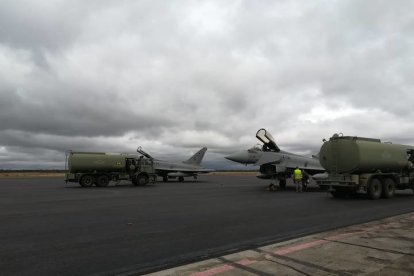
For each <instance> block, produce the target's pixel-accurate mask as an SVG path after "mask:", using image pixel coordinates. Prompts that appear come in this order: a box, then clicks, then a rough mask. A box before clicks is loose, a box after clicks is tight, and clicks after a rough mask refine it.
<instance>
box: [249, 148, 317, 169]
mask: <svg viewBox="0 0 414 276" xmlns="http://www.w3.org/2000/svg"><path fill="white" fill-rule="evenodd" d="M266 164H269V165H277V166H281V167H285V168H289V169H294V168H296V167H298V168H299V169H304V170H319V171H324V169H323V168H322V166H321V165H320V164H319V160H318V159H315V158H309V157H305V156H300V155H296V154H292V153H288V152H283V151H281V152H263V154H262V156H261V157H260V159H259V160H258V161H257V162H256V163H255V165H257V166H262V165H266Z"/></svg>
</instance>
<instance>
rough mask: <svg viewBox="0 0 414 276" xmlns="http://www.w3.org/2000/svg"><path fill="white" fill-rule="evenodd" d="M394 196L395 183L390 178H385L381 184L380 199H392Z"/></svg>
mask: <svg viewBox="0 0 414 276" xmlns="http://www.w3.org/2000/svg"><path fill="white" fill-rule="evenodd" d="M394 194H395V182H394V179H392V178H385V180H384V182H383V183H382V197H383V198H392V197H394Z"/></svg>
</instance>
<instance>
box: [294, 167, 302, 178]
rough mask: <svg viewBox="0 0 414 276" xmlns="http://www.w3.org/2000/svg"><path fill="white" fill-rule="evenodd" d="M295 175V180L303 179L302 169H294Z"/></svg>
mask: <svg viewBox="0 0 414 276" xmlns="http://www.w3.org/2000/svg"><path fill="white" fill-rule="evenodd" d="M293 177H294V178H295V180H298V181H300V180H302V171H301V170H300V169H296V170H294V171H293Z"/></svg>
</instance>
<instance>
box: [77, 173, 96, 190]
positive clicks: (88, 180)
mask: <svg viewBox="0 0 414 276" xmlns="http://www.w3.org/2000/svg"><path fill="white" fill-rule="evenodd" d="M94 182H95V177H93V176H92V175H90V174H85V175H84V176H82V177H81V179H80V180H79V184H80V185H81V186H82V187H92V185H93V183H94Z"/></svg>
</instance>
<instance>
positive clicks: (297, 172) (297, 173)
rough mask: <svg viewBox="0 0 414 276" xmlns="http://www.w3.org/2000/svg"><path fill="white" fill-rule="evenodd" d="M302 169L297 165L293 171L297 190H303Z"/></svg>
mask: <svg viewBox="0 0 414 276" xmlns="http://www.w3.org/2000/svg"><path fill="white" fill-rule="evenodd" d="M302 178H303V175H302V171H301V170H300V169H299V168H298V167H296V169H295V170H294V171H293V182H295V184H296V192H302Z"/></svg>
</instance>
